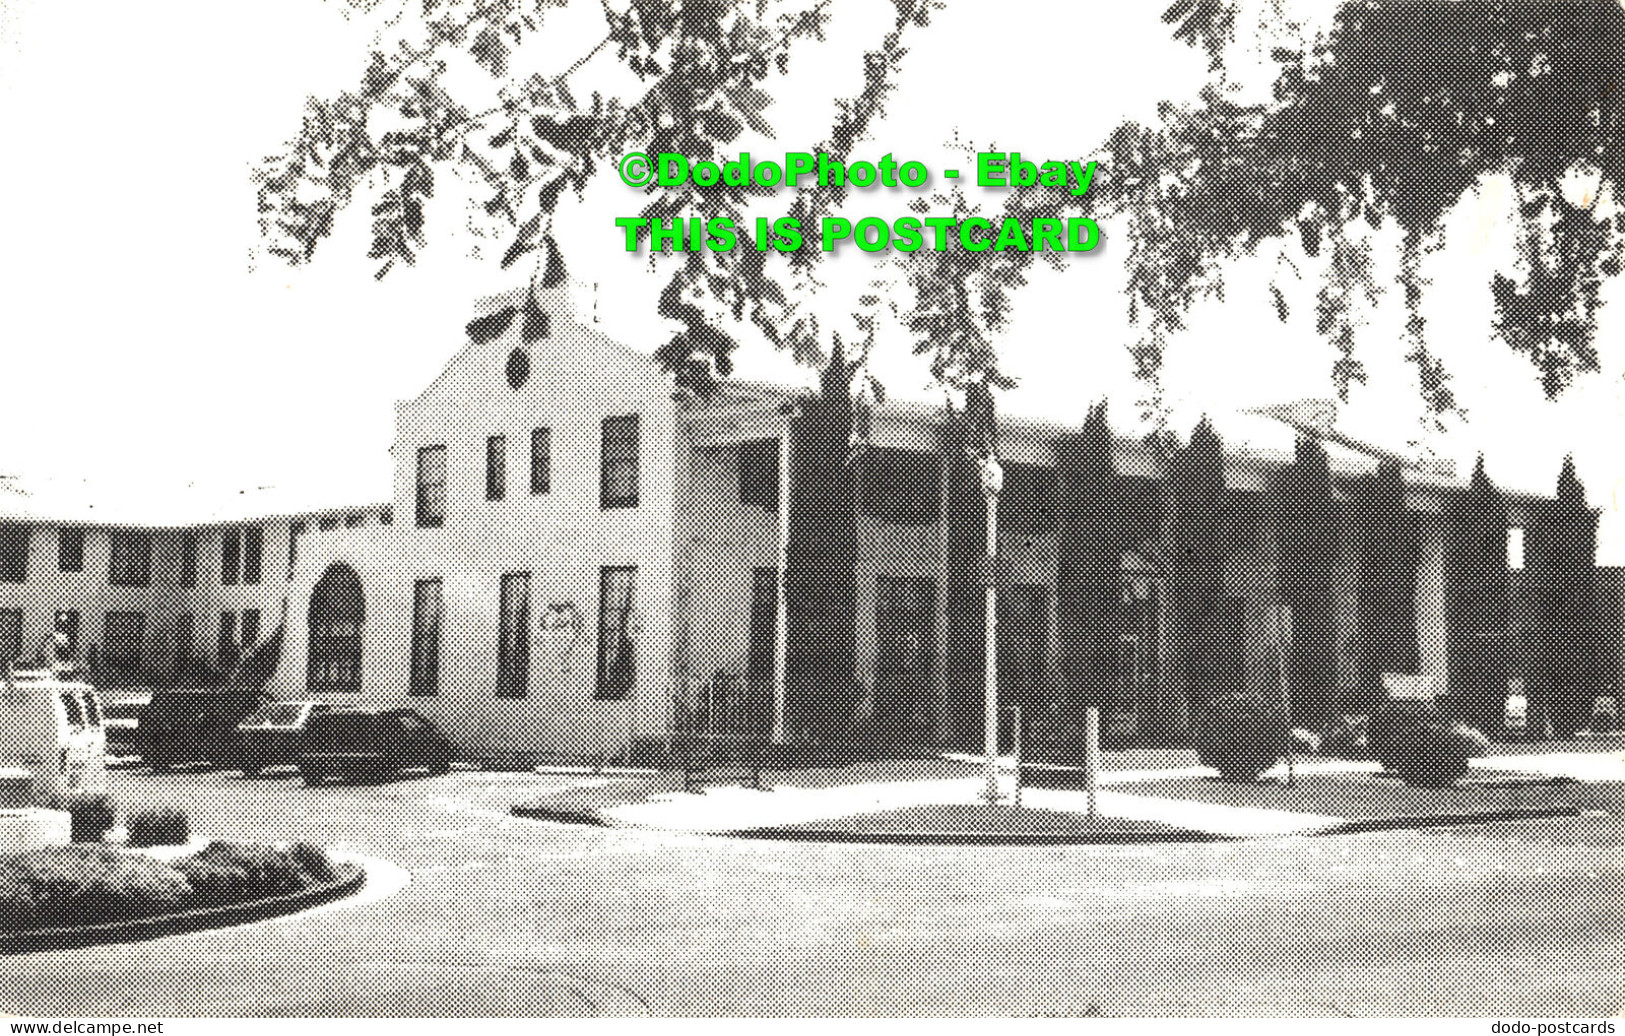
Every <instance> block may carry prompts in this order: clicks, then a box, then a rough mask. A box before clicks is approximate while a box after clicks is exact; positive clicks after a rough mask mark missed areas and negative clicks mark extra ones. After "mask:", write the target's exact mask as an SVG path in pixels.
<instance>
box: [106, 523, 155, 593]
mask: <svg viewBox="0 0 1625 1036" xmlns="http://www.w3.org/2000/svg"><path fill="white" fill-rule="evenodd" d="M111 538H112V541H113V542H112V546H113V550H112V556H111V558H110V559H109V560H108V563H107V581H108V582H109V583H111V584H113V585H114V586H151V585H152V533H150V532H146V531H134V530H114V531H113V533H112V537H111Z"/></svg>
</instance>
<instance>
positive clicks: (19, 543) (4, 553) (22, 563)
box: [0, 524, 28, 583]
mask: <svg viewBox="0 0 1625 1036" xmlns="http://www.w3.org/2000/svg"><path fill="white" fill-rule="evenodd" d="M27 580H28V526H26V525H16V524H7V525H0V583H23V582H27Z"/></svg>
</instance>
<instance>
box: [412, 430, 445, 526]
mask: <svg viewBox="0 0 1625 1036" xmlns="http://www.w3.org/2000/svg"><path fill="white" fill-rule="evenodd" d="M417 506H418V528H420V529H438V528H440V527H441V526H442V525H445V524H446V448H445V447H444V446H425V447H423V448H422V449H420V450H418V499H417Z"/></svg>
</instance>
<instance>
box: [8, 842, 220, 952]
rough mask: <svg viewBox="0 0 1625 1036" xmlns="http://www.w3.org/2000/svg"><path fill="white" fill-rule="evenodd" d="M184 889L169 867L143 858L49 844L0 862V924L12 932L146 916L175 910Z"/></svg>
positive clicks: (107, 848)
mask: <svg viewBox="0 0 1625 1036" xmlns="http://www.w3.org/2000/svg"><path fill="white" fill-rule="evenodd" d="M189 891H190V890H189V888H188V886H187V883H186V879H185V878H184V877H182V876H181V874H180V872H179V871H177V870H176V869H175V868H174V867H171V866H170V865H168V864H164V863H159V862H158V861H157V860H153V859H150V858H148V857H145V856H139V855H131V854H126V853H121V852H119V851H118V850H117V849H114V848H112V847H111V846H99V845H69V846H53V847H51V848H48V849H37V850H34V851H33V852H27V853H22V854H20V855H18V856H13V857H10V858H8V859H6V860H4V861H0V919H3V921H0V923H3V924H4V925H5V927H6V928H7V929H9V930H12V931H16V930H19V929H24V928H52V927H62V926H67V925H83V924H99V923H105V922H108V921H117V920H123V919H126V918H139V917H148V916H151V915H153V914H159V913H164V912H167V911H171V910H175V909H178V908H179V906H180V904H181V903H182V901H183V897H185V896H186V894H187V893H188V892H189Z"/></svg>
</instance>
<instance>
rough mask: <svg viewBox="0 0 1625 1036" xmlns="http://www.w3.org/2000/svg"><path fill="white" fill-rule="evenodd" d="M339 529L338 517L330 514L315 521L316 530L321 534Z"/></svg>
mask: <svg viewBox="0 0 1625 1036" xmlns="http://www.w3.org/2000/svg"><path fill="white" fill-rule="evenodd" d="M338 527H339V516H338V515H336V514H330V515H328V516H327V517H325V518H318V519H316V528H317V529H318V530H320V531H321V532H332V531H333V530H334V529H337V528H338Z"/></svg>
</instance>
